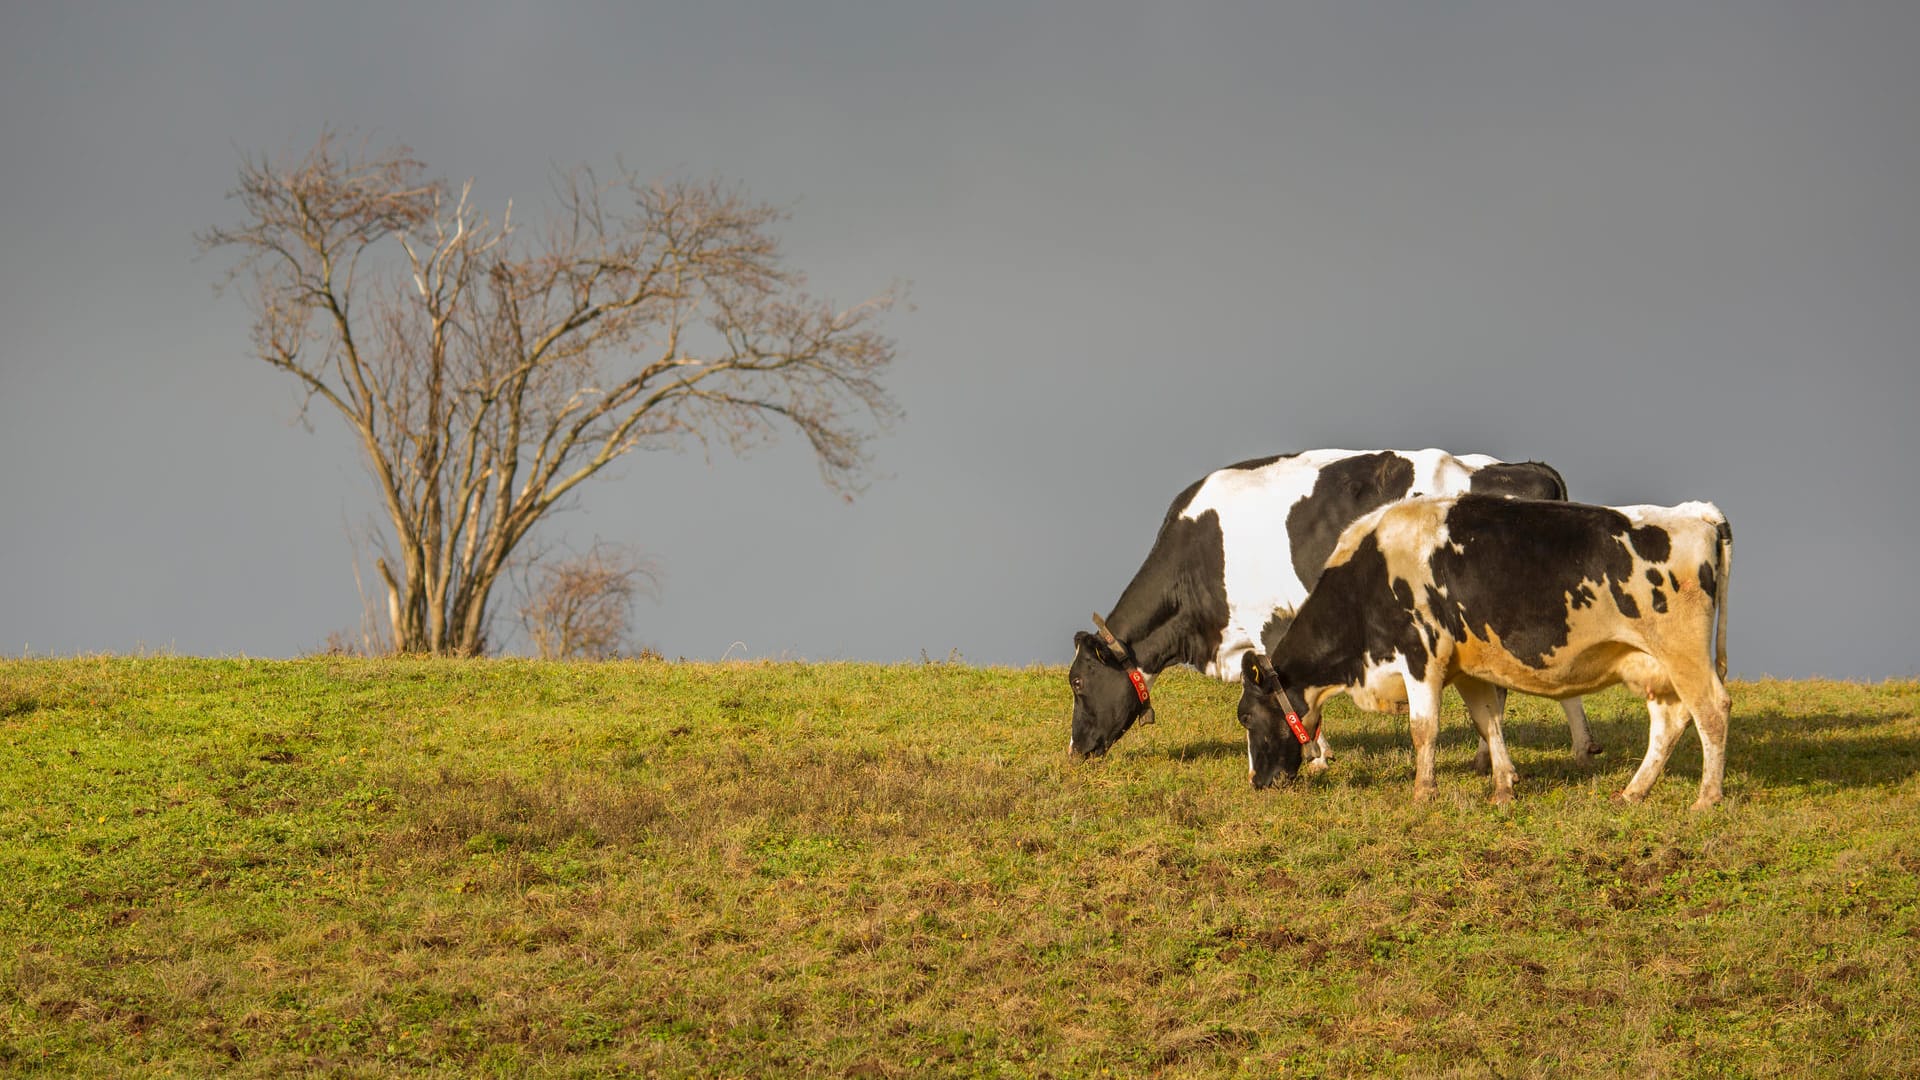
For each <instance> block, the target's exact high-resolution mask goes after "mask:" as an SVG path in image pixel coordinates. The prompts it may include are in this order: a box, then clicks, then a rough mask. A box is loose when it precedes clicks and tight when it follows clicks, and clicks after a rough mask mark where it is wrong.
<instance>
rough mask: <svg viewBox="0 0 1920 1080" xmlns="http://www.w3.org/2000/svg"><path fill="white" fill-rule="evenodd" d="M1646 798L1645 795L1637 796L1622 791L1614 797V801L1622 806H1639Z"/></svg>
mask: <svg viewBox="0 0 1920 1080" xmlns="http://www.w3.org/2000/svg"><path fill="white" fill-rule="evenodd" d="M1644 798H1646V796H1645V795H1635V794H1634V793H1633V792H1631V791H1622V792H1620V793H1619V794H1618V795H1615V796H1614V797H1613V801H1614V802H1617V803H1619V804H1621V805H1622V806H1637V805H1639V803H1640V800H1642V799H1644Z"/></svg>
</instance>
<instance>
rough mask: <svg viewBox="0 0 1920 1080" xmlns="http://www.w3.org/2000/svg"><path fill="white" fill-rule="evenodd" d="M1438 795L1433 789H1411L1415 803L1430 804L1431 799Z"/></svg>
mask: <svg viewBox="0 0 1920 1080" xmlns="http://www.w3.org/2000/svg"><path fill="white" fill-rule="evenodd" d="M1438 794H1439V791H1437V790H1436V789H1434V788H1423V787H1417V788H1414V789H1413V801H1414V802H1416V803H1429V802H1432V801H1433V797H1434V796H1435V795H1438Z"/></svg>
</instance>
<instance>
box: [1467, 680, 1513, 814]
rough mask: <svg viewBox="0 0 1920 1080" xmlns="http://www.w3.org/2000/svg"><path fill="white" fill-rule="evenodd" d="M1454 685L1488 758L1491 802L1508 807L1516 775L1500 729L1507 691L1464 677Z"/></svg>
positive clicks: (1504, 737) (1482, 751)
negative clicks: (1491, 793) (1490, 776)
mask: <svg viewBox="0 0 1920 1080" xmlns="http://www.w3.org/2000/svg"><path fill="white" fill-rule="evenodd" d="M1453 685H1454V687H1455V688H1456V689H1458V690H1459V691H1460V700H1462V701H1464V702H1466V703H1467V715H1468V716H1471V717H1472V718H1473V726H1474V727H1475V728H1477V729H1478V730H1479V732H1480V752H1481V753H1482V754H1485V755H1486V756H1487V766H1488V771H1489V772H1491V773H1492V774H1493V801H1494V802H1496V803H1510V802H1512V801H1513V782H1514V781H1515V780H1516V779H1518V778H1519V773H1518V772H1517V771H1516V770H1515V769H1514V767H1513V759H1512V758H1510V757H1508V756H1507V739H1506V734H1505V733H1504V732H1503V731H1502V729H1501V717H1502V715H1503V714H1504V712H1505V707H1506V703H1507V695H1506V691H1504V690H1502V689H1501V688H1500V687H1497V686H1494V685H1493V684H1492V683H1485V682H1481V681H1480V680H1479V679H1471V678H1464V677H1462V678H1459V679H1455V680H1454V683H1453ZM1476 764H1477V762H1476Z"/></svg>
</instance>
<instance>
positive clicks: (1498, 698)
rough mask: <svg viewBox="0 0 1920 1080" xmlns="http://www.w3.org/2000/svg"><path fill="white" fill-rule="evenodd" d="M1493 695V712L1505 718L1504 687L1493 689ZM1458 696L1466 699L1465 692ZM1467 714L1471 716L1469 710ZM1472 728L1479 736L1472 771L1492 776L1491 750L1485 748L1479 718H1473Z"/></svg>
mask: <svg viewBox="0 0 1920 1080" xmlns="http://www.w3.org/2000/svg"><path fill="white" fill-rule="evenodd" d="M1454 685H1455V686H1459V685H1460V684H1459V683H1457V682H1456V683H1454ZM1493 693H1494V698H1495V701H1494V703H1493V709H1494V711H1495V712H1497V713H1499V714H1500V715H1501V716H1503V717H1504V716H1506V715H1507V690H1506V687H1504V686H1496V687H1494V688H1493ZM1460 696H1461V698H1463V699H1464V698H1465V697H1466V691H1464V690H1463V691H1461V693H1460ZM1468 713H1469V715H1471V713H1472V710H1471V709H1469V710H1468ZM1473 726H1474V729H1475V730H1476V731H1478V732H1479V735H1480V748H1479V749H1477V750H1475V751H1474V752H1473V771H1474V772H1477V773H1479V774H1480V775H1481V776H1492V775H1493V750H1492V749H1491V748H1489V747H1488V746H1487V732H1486V729H1485V728H1484V727H1482V726H1481V724H1480V718H1479V717H1477V716H1476V717H1474V718H1473Z"/></svg>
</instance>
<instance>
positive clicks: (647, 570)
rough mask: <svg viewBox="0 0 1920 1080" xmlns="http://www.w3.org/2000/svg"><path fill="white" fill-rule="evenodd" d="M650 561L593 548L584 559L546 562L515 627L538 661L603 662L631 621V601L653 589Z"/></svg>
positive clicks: (654, 578)
mask: <svg viewBox="0 0 1920 1080" xmlns="http://www.w3.org/2000/svg"><path fill="white" fill-rule="evenodd" d="M659 584H660V575H659V572H658V570H657V569H656V568H655V566H654V565H653V563H651V562H650V561H648V560H645V559H642V558H640V557H639V556H636V555H634V554H633V553H632V552H630V551H627V550H624V549H622V548H618V547H610V546H608V545H605V544H595V545H594V546H593V548H592V549H591V550H590V551H588V552H587V553H586V554H585V555H572V556H568V557H566V558H563V559H558V560H552V561H548V562H546V563H545V564H543V565H541V566H540V567H539V569H538V570H537V571H536V573H535V576H534V579H533V581H532V582H531V584H530V585H528V586H527V595H526V597H525V599H524V600H523V601H522V602H521V604H520V625H521V627H522V628H523V629H525V630H526V632H527V639H528V640H529V641H531V642H532V643H533V648H534V652H535V653H536V654H538V655H539V657H540V658H541V659H542V660H567V659H575V658H580V659H588V660H604V659H606V658H608V657H611V656H617V655H619V653H620V650H621V646H623V645H624V644H626V642H627V635H628V631H629V629H630V627H631V625H632V620H633V600H634V597H636V596H638V595H640V594H641V593H647V594H654V593H656V592H657V591H658V588H659Z"/></svg>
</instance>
